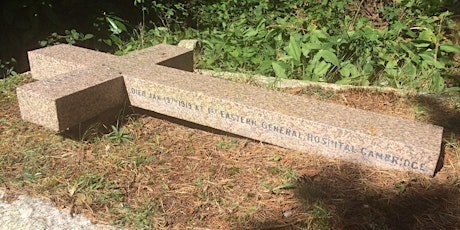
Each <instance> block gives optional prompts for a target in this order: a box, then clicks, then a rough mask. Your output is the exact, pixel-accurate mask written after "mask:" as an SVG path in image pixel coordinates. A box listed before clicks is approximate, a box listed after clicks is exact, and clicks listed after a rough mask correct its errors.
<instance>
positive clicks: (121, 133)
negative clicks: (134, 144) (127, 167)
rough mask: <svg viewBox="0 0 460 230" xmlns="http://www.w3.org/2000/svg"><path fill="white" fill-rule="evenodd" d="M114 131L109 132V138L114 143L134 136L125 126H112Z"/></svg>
mask: <svg viewBox="0 0 460 230" xmlns="http://www.w3.org/2000/svg"><path fill="white" fill-rule="evenodd" d="M111 128H112V132H111V133H109V134H108V136H107V139H109V140H110V141H111V142H114V143H118V144H119V143H122V142H125V141H129V140H131V139H132V136H131V135H129V134H128V133H126V132H125V130H124V127H121V128H119V127H116V126H115V125H112V126H111Z"/></svg>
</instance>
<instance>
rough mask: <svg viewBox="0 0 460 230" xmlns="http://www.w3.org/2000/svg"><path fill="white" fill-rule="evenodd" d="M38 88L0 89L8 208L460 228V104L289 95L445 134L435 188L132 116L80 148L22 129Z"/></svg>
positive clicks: (420, 180)
mask: <svg viewBox="0 0 460 230" xmlns="http://www.w3.org/2000/svg"><path fill="white" fill-rule="evenodd" d="M29 81H30V77H29V76H27V75H19V76H14V77H11V78H8V79H7V80H2V81H1V82H0V89H2V90H1V97H0V103H1V105H2V106H1V107H0V119H1V126H0V140H1V141H0V188H3V189H5V190H6V191H7V195H8V196H7V197H8V198H9V199H14V197H15V196H16V195H19V194H26V195H31V196H36V197H44V198H47V199H50V200H51V201H52V202H54V203H55V204H56V205H57V206H58V207H60V208H64V207H66V208H69V209H70V210H71V213H83V214H85V215H86V216H88V217H89V218H90V219H91V220H93V221H95V222H100V223H108V224H113V225H116V226H125V227H130V228H133V229H181V228H212V229H216V228H217V229H253V228H261V229H263V228H269V227H271V228H275V229H276V228H278V229H331V228H332V229H337V228H339V229H341V228H343V229H369V228H375V229H385V228H388V229H392V228H403V229H420V228H433V229H452V228H456V227H457V226H459V225H460V219H459V218H458V216H459V215H458V214H459V213H460V198H459V197H460V191H459V189H458V188H459V186H460V182H459V179H458V178H459V174H460V149H459V146H460V139H459V138H458V137H460V133H459V131H458V128H457V127H458V126H456V124H458V117H460V116H457V115H458V106H459V105H460V100H458V96H456V95H451V97H443V98H442V100H440V101H438V100H434V101H433V100H431V99H427V98H420V97H419V96H416V95H410V94H408V95H400V94H395V93H391V92H374V91H368V90H345V91H330V90H324V91H322V90H321V89H318V88H315V89H314V93H311V94H309V93H308V92H307V91H308V90H307V88H302V89H299V90H296V91H295V92H292V93H295V94H298V95H299V96H305V97H312V98H315V99H318V100H325V101H329V102H331V103H339V104H345V105H348V106H352V107H356V108H362V109H367V110H371V111H375V112H379V113H385V114H390V115H394V116H399V117H403V118H406V119H412V120H417V119H419V120H421V121H424V122H429V123H433V124H437V125H442V126H443V127H445V132H444V144H443V145H444V148H443V149H444V151H443V163H444V166H443V167H442V169H441V170H440V171H439V172H438V173H437V175H436V176H435V177H434V178H430V177H426V176H423V175H419V174H415V173H410V172H400V171H391V170H379V169H375V168H368V167H363V166H358V165H354V164H349V163H345V162H341V161H337V160H333V159H325V158H323V157H321V156H318V155H315V154H309V153H303V152H297V151H291V150H287V149H283V148H279V147H276V146H272V145H267V144H263V143H259V142H256V141H252V140H248V139H244V138H240V137H234V136H231V135H225V134H224V135H222V134H215V133H216V131H215V130H201V129H196V128H192V127H193V126H192V125H190V124H188V123H180V124H177V123H173V122H171V121H168V120H164V119H159V118H157V117H153V116H145V115H142V114H127V113H126V115H124V117H123V119H119V124H118V126H114V127H115V130H109V132H108V133H105V134H102V135H101V134H98V133H99V131H100V130H102V129H104V127H100V126H97V125H94V126H92V128H91V129H89V130H84V131H83V132H82V135H79V136H78V138H68V137H67V136H66V135H61V134H56V133H53V132H51V131H48V130H46V129H44V128H41V127H39V126H37V125H34V124H30V123H27V122H24V121H22V120H21V119H20V115H19V109H18V105H17V100H16V96H15V92H14V89H15V88H16V87H17V86H18V85H20V84H25V83H27V82H29ZM302 92H304V93H302ZM415 108H418V109H419V110H420V111H423V116H419V115H418V114H417V113H414V111H417V110H416V109H415ZM128 109H129V110H130V108H127V110H128ZM109 127H110V126H109ZM110 131H112V132H111V133H110ZM83 134H84V135H83ZM127 136H129V137H130V138H129V140H127V141H125V140H124V137H127ZM79 137H84V138H79ZM112 137H114V138H112ZM113 139H115V140H116V141H114V140H113Z"/></svg>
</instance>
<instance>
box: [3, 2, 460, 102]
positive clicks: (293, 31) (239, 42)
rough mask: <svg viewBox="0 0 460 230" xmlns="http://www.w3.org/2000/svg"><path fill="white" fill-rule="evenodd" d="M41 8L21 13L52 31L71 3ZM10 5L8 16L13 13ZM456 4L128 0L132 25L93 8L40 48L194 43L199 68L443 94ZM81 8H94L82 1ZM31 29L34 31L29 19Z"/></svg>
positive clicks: (106, 8)
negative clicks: (83, 21) (86, 28)
mask: <svg viewBox="0 0 460 230" xmlns="http://www.w3.org/2000/svg"><path fill="white" fill-rule="evenodd" d="M41 2H43V3H45V2H46V3H47V4H50V8H49V9H48V10H46V9H45V8H44V7H43V6H35V5H36V4H32V3H30V4H29V8H27V9H30V10H32V11H33V10H36V11H37V12H40V13H42V14H41V15H44V16H42V17H43V18H45V19H46V20H42V21H51V22H55V24H56V25H58V23H57V22H56V20H53V19H57V18H59V14H57V13H56V12H55V11H57V10H58V9H60V8H59V7H77V6H76V5H75V4H74V3H72V2H73V1H63V2H62V3H60V4H54V5H53V3H54V1H52V0H47V1H45V0H43V1H41ZM11 4H13V3H11ZM11 4H10V6H8V7H9V8H15V9H16V8H20V7H19V6H18V4H13V5H11ZM459 4H460V3H459V1H449V2H445V1H443V0H429V1H422V0H398V1H383V0H372V1H358V0H340V1H309V0H290V1H285V2H279V1H269V0H267V1H256V0H238V1H237V0H225V1H224V0H221V1H211V2H202V1H196V0H194V1H180V0H178V1H151V0H134V1H133V3H132V5H131V7H132V9H131V8H130V10H129V12H130V13H132V14H134V16H136V17H134V16H133V15H130V16H124V15H123V14H121V12H122V11H120V7H126V6H121V5H116V4H109V3H98V4H96V5H95V7H96V8H97V9H99V11H97V10H94V11H92V12H91V13H92V17H91V20H90V21H91V22H88V23H92V27H93V30H94V32H90V33H87V32H85V33H82V32H79V29H65V30H64V29H62V30H61V32H60V33H59V32H54V33H51V35H49V36H47V37H45V38H44V39H42V40H40V42H39V43H40V45H42V46H45V45H50V44H54V43H59V42H66V43H70V44H77V45H78V44H86V43H88V42H89V41H93V40H95V41H97V42H99V43H100V44H102V45H103V46H105V47H112V48H111V49H112V50H114V51H115V53H117V54H123V53H127V52H130V51H133V50H137V49H141V48H144V47H147V46H151V45H154V44H157V43H171V44H175V43H177V42H178V41H180V40H181V39H184V38H196V39H200V40H202V41H203V46H204V49H203V55H202V56H201V60H199V62H198V64H197V65H198V67H199V68H206V69H213V70H218V71H230V72H248V73H253V74H263V75H266V76H272V77H277V78H290V79H302V80H308V81H319V82H331V83H336V84H351V85H365V86H366V85H376V86H391V87H395V88H406V89H415V90H418V91H428V92H436V93H441V92H443V91H444V78H445V77H446V76H447V75H449V76H450V75H452V74H454V75H455V74H458V73H455V72H453V70H454V68H455V67H456V66H458V65H459V64H458V62H456V61H455V59H454V57H456V55H458V54H460V46H458V45H456V44H455V43H454V42H453V41H454V40H455V36H458V34H456V33H458V32H457V31H458V28H457V30H456V29H455V26H456V25H455V22H454V21H453V19H455V18H456V16H455V15H454V13H453V12H450V11H448V10H449V9H450V10H455V9H458V8H459V7H458V5H459ZM82 5H83V6H90V5H91V6H94V3H89V2H86V1H83V3H82ZM34 7H35V8H34ZM117 7H118V8H117ZM457 13H458V12H457ZM123 17H126V18H123ZM128 18H129V19H128ZM133 18H138V20H137V21H138V22H139V23H140V26H136V25H135V24H133V21H134V22H135V21H136V20H132V19H133ZM37 20H38V19H37ZM29 23H31V24H34V23H35V24H36V23H40V22H39V21H34V19H29ZM35 24H34V25H35ZM59 25H60V24H59ZM69 26H74V25H72V24H70V25H69ZM35 27H36V29H37V28H39V26H38V25H36V26H35ZM35 27H34V28H35ZM60 28H63V26H62V25H60ZM71 28H73V27H71ZM34 31H38V30H30V31H29V32H28V37H39V36H38V33H36V34H33V33H34ZM131 31H132V32H131ZM31 33H32V34H31ZM93 33H94V34H93ZM61 34H63V35H61ZM26 35H27V34H26ZM34 35H37V36H34ZM6 38H8V36H7V37H6ZM10 40H11V39H10ZM4 42H5V41H4ZM0 63H3V64H2V65H1V68H2V69H4V71H3V72H8V73H9V74H11V73H13V70H12V69H11V64H10V62H5V61H3V62H0Z"/></svg>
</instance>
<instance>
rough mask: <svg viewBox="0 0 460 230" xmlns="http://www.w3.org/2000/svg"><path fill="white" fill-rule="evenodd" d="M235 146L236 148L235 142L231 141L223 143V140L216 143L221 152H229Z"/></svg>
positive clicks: (236, 142) (236, 143)
mask: <svg viewBox="0 0 460 230" xmlns="http://www.w3.org/2000/svg"><path fill="white" fill-rule="evenodd" d="M237 146H238V141H237V140H231V141H229V142H225V140H220V141H219V143H217V147H218V148H219V149H222V150H229V149H232V148H236V147H237Z"/></svg>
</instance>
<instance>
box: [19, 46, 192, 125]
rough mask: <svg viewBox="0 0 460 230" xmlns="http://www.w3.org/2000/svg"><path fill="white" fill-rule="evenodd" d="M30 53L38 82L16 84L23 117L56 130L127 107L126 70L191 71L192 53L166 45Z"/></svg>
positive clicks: (67, 48) (60, 48) (64, 48)
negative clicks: (113, 51) (114, 51)
mask: <svg viewBox="0 0 460 230" xmlns="http://www.w3.org/2000/svg"><path fill="white" fill-rule="evenodd" d="M28 54H29V59H30V63H31V72H32V77H33V78H35V79H39V80H40V81H36V82H33V83H30V84H27V85H24V86H21V87H18V88H17V90H16V91H17V95H18V102H19V107H20V110H21V117H22V119H24V120H26V121H30V122H32V123H36V124H40V125H42V126H44V127H46V128H49V129H51V130H55V131H62V130H66V129H68V128H70V127H72V126H75V125H77V124H79V123H81V122H83V121H85V120H88V119H90V118H92V117H95V116H97V115H98V114H100V113H101V112H104V111H106V110H108V109H110V108H114V107H119V106H121V105H123V103H124V102H125V101H126V100H127V95H126V89H125V86H124V81H123V78H122V77H121V76H122V75H121V73H122V71H123V70H124V69H129V68H132V66H139V67H141V68H149V66H152V65H165V66H168V67H174V68H176V69H181V70H184V71H193V52H192V51H190V50H188V49H184V48H179V47H176V46H171V45H164V44H162V45H158V46H154V47H150V48H147V49H144V50H141V51H137V52H132V53H130V54H128V55H126V56H121V57H117V56H114V55H110V54H104V53H100V52H96V51H92V50H88V49H84V48H80V47H76V46H70V45H57V46H52V47H47V48H44V49H38V50H34V51H30V52H28ZM32 63H33V64H32Z"/></svg>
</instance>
